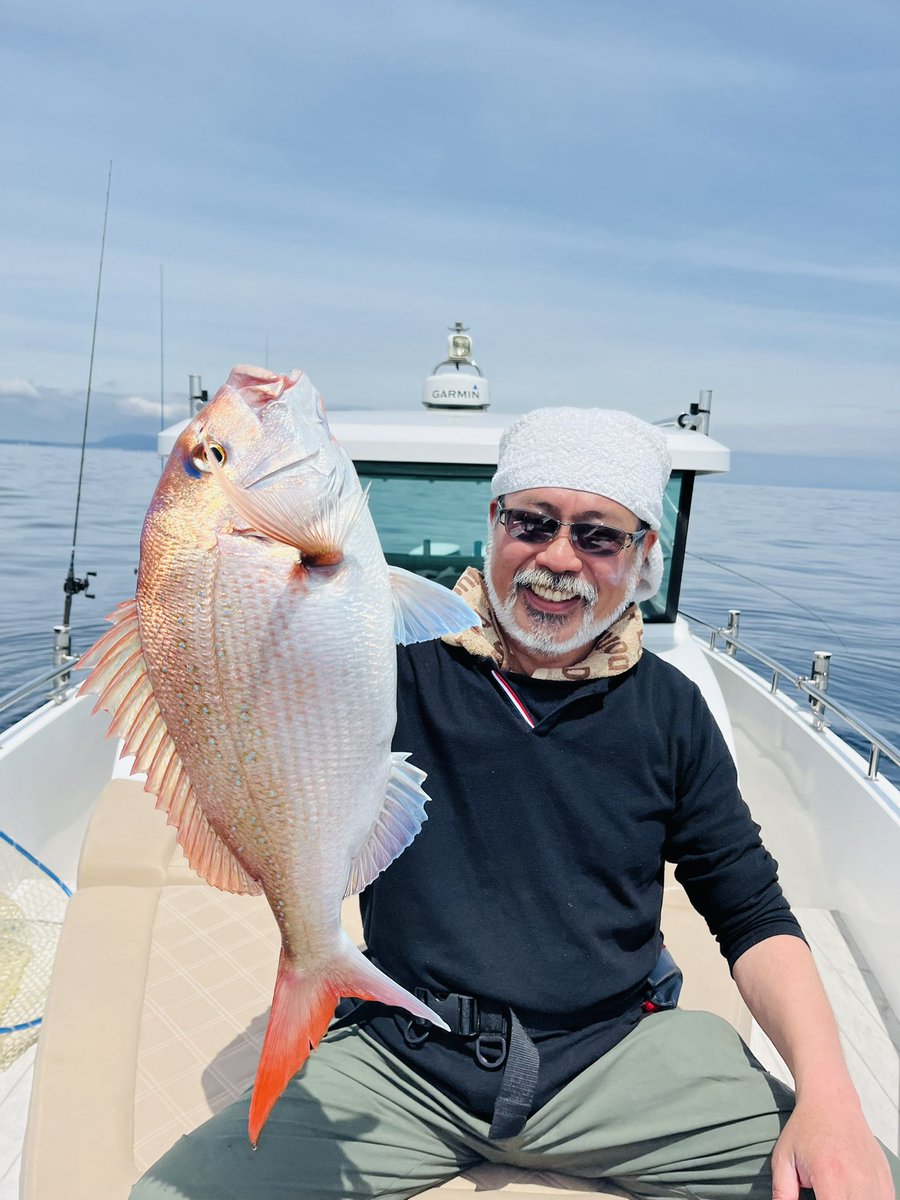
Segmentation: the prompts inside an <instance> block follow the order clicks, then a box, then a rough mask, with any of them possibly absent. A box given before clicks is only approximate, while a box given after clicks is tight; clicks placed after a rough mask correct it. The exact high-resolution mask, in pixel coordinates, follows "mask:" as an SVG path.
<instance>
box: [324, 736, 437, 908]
mask: <svg viewBox="0 0 900 1200" xmlns="http://www.w3.org/2000/svg"><path fill="white" fill-rule="evenodd" d="M408 758H409V755H408V754H400V753H397V752H395V753H393V754H392V755H391V774H390V777H389V779H388V785H387V790H386V791H385V796H384V804H383V805H382V808H381V812H380V813H379V814H378V819H377V821H376V822H375V825H374V827H373V829H372V832H371V834H370V835H369V840H368V841H367V842H366V844H365V845H364V846H363V848H362V850H360V852H359V854H357V856H356V858H355V859H354V860H353V865H352V866H351V868H350V878H349V880H348V881H347V888H346V891H345V892H344V895H345V896H354V895H356V894H357V892H361V891H362V890H363V888H366V887H368V886H369V884H370V883H371V882H372V880H373V879H375V878H376V877H377V876H378V875H380V874H381V872H382V871H383V870H384V868H385V867H386V866H388V865H389V864H390V863H392V862H393V861H394V859H395V858H397V857H398V856H399V855H400V854H402V853H403V851H404V850H405V849H406V847H407V846H408V845H409V844H410V843H411V842H412V840H413V838H414V837H415V836H416V834H417V833H418V832H419V831H420V830H421V828H422V824H423V822H424V821H426V820H427V814H426V812H425V804H426V802H427V800H428V797H427V796H426V794H425V793H424V792H423V791H422V782H423V780H424V779H425V772H424V771H421V770H420V769H419V768H418V767H414V766H413V765H412V763H410V762H407V759H408Z"/></svg>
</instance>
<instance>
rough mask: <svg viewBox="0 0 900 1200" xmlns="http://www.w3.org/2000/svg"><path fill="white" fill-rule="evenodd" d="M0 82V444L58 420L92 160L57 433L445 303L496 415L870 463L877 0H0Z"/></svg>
mask: <svg viewBox="0 0 900 1200" xmlns="http://www.w3.org/2000/svg"><path fill="white" fill-rule="evenodd" d="M0 89H2V100H3V102H2V104H0V137H2V147H3V174H4V179H3V187H2V188H0V438H2V437H7V438H9V437H15V438H18V437H30V438H45V439H50V440H60V441H77V440H79V439H80V437H81V429H82V421H83V414H84V402H85V394H86V389H87V382H88V374H89V363H90V351H91V331H92V323H93V316H94V302H95V296H96V291H97V274H98V264H99V255H100V241H101V231H102V227H103V211H104V200H105V195H106V187H107V172H108V169H109V163H110V161H111V162H112V164H113V165H112V182H111V190H110V207H109V220H108V228H107V236H106V248H105V256H104V264H103V277H102V287H101V292H100V309H99V322H98V327H97V338H96V351H95V357H94V363H93V377H92V378H93V383H92V398H91V410H90V424H89V435H88V436H89V440H96V439H100V438H103V437H105V436H109V435H112V434H121V433H134V432H146V433H153V432H154V431H155V430H156V429H158V428H159V424H160V410H161V392H162V399H163V402H164V417H165V420H166V422H167V423H168V422H169V421H172V420H176V419H180V418H181V417H183V416H186V415H187V414H188V403H187V385H188V375H189V374H191V373H194V374H200V375H202V378H203V385H204V387H206V388H207V389H208V390H209V392H210V394H212V393H213V392H214V391H215V389H216V388H217V387H218V386H219V384H221V383H222V382H223V381H224V379H225V377H226V376H227V374H228V370H229V368H230V367H231V365H232V364H234V363H239V362H246V363H255V364H260V365H268V366H269V367H270V368H272V369H274V370H279V371H288V370H290V369H292V368H294V367H300V368H302V369H303V370H305V371H307V372H308V374H309V375H310V377H311V378H312V380H313V382H314V383H315V384H316V385H317V387H318V388H319V389H320V390H321V391H322V392H323V393H324V394H325V396H326V398H327V400H328V402H329V404H330V405H331V407H332V408H347V407H355V406H364V407H370V408H397V407H415V406H417V405H418V403H419V397H420V394H421V388H422V383H423V380H424V378H425V376H426V375H428V374H429V373H430V371H431V370H432V368H433V366H434V365H435V363H436V362H438V361H439V360H440V359H441V358H443V357H444V354H445V350H446V342H445V338H446V330H447V327H448V326H449V325H451V324H452V323H453V322H454V321H457V320H459V321H463V322H464V323H465V324H466V325H467V326H468V327H469V328H470V329H471V331H472V335H473V337H474V340H475V357H476V359H477V360H478V362H479V364H480V365H481V366H482V368H483V370H484V372H485V374H486V375H487V377H488V378H489V380H490V384H491V390H492V396H493V401H494V406H495V407H496V408H499V409H502V410H508V411H516V410H522V409H525V408H529V407H534V406H536V405H541V404H601V405H606V406H609V407H620V408H627V409H629V410H630V411H632V412H635V413H637V414H638V415H640V416H643V417H646V418H648V419H651V420H652V419H659V418H664V417H668V416H671V415H674V414H676V413H678V412H681V411H683V410H684V409H685V408H687V406H688V405H689V404H690V403H691V401H692V400H694V399H696V397H697V395H698V392H699V391H700V389H707V388H709V389H712V391H713V413H712V425H711V432H712V433H713V434H714V435H715V436H718V437H719V438H721V439H722V440H724V441H727V442H729V444H731V445H732V447H733V448H734V449H735V450H739V451H740V450H744V451H749V452H767V451H768V452H775V453H784V454H810V455H820V454H821V455H847V456H851V457H857V458H881V459H889V458H891V457H896V456H897V455H898V453H900V312H898V301H900V227H898V214H900V156H898V152H897V130H898V127H900V5H898V4H897V3H896V0H857V3H855V4H853V5H849V4H847V3H845V2H844V0H777V2H776V0H753V2H752V3H750V2H744V3H742V2H740V0H727V2H723V0H683V2H680V0H617V2H606V0H554V3H553V4H548V3H546V0H478V2H475V0H457V2H454V3H452V4H451V3H444V2H440V3H438V2H436V0H318V2H315V3H314V2H311V0H291V2H289V3H288V2H282V0H258V3H256V4H255V5H248V4H246V3H242V4H238V3H235V2H234V0H217V2H216V3H215V4H212V3H197V2H195V3H191V2H190V0H177V2H176V0H155V2H154V3H153V4H152V5H151V4H148V3H143V2H142V0H129V2H128V3H127V4H124V5H123V4H121V3H118V2H116V3H113V2H112V0H79V2H78V3H76V4H72V3H71V2H70V0H68V2H66V3H62V2H61V0H42V2H41V3H40V4H35V3H34V2H33V0H0ZM161 276H162V289H161ZM161 290H162V297H163V304H162V306H161V303H160V301H161ZM161 308H162V312H161ZM161 316H162V325H163V329H162V336H161V329H160V324H161ZM161 350H162V355H161ZM161 359H162V361H161Z"/></svg>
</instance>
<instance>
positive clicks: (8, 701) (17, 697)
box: [0, 655, 78, 713]
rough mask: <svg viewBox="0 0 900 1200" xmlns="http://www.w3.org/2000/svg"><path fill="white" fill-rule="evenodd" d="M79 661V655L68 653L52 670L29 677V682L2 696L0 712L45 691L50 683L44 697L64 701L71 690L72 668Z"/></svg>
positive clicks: (58, 701)
mask: <svg viewBox="0 0 900 1200" xmlns="http://www.w3.org/2000/svg"><path fill="white" fill-rule="evenodd" d="M77 662H78V658H77V656H74V655H66V657H65V659H64V660H63V661H61V662H57V663H56V664H55V665H54V666H53V667H52V668H51V669H50V670H48V671H44V672H43V673H42V674H40V675H36V676H35V678H34V679H29V680H28V682H27V683H23V684H21V685H20V686H19V687H17V688H15V689H14V690H13V691H11V692H7V693H6V694H5V695H3V696H0V713H3V712H5V711H6V710H7V709H9V708H15V707H16V705H18V704H21V702H22V701H23V700H25V699H26V698H27V697H28V696H33V695H34V694H35V692H40V691H44V690H45V689H46V688H47V686H48V684H49V685H50V689H49V691H45V695H44V699H46V700H54V701H55V702H56V703H57V704H60V703H62V701H63V700H65V699H66V698H67V696H68V695H69V694H70V692H71V688H72V681H71V675H72V668H73V667H74V665H75V663H77Z"/></svg>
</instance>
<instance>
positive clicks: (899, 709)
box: [0, 445, 900, 782]
mask: <svg viewBox="0 0 900 1200" xmlns="http://www.w3.org/2000/svg"><path fill="white" fill-rule="evenodd" d="M0 453H2V456H3V461H4V470H3V472H2V475H0V554H2V564H3V572H2V584H0V695H3V694H6V693H7V692H9V691H11V690H12V689H13V688H15V687H17V686H19V685H20V684H22V683H24V682H25V681H26V680H28V679H31V678H33V677H34V676H36V675H38V674H39V673H40V672H41V671H43V670H44V669H45V668H48V667H49V666H50V665H51V661H52V660H51V649H52V640H53V635H52V627H53V625H55V624H57V623H59V622H60V620H61V619H62V611H63V598H64V597H63V590H62V585H63V580H64V578H65V575H66V571H67V569H68V563H69V551H70V547H71V544H72V519H73V514H74V503H75V491H76V483H77V478H78V452H77V451H76V450H74V449H69V448H66V447H56V446H47V447H44V446H14V445H6V446H3V447H2V448H0ZM159 469H160V468H159V460H158V458H157V457H156V455H155V454H152V453H138V452H127V451H117V450H98V451H94V452H89V454H88V457H87V461H86V467H85V479H84V488H83V494H82V506H81V516H80V520H79V532H78V539H77V550H76V560H75V563H76V574H77V575H83V574H84V572H85V571H86V570H95V571H96V572H97V577H96V579H94V580H92V586H91V589H90V590H91V591H92V592H94V593H95V595H96V599H94V600H88V599H86V598H85V597H84V596H76V597H75V599H74V601H73V609H72V637H73V648H74V650H75V652H80V651H83V650H86V649H87V648H88V646H89V645H90V644H91V643H92V642H93V641H94V640H95V638H96V637H97V636H99V634H100V633H101V632H102V631H103V630H104V629H105V628H107V627H108V626H107V625H106V623H105V621H104V619H103V618H104V615H105V614H106V613H107V612H109V611H110V610H111V609H112V608H113V606H114V605H115V604H117V603H118V601H119V600H122V599H125V598H127V597H128V596H131V595H133V594H134V572H135V568H136V566H137V552H138V536H139V533H140V528H141V523H142V521H143V517H144V512H145V510H146V508H147V504H148V501H149V499H150V496H151V494H152V492H153V489H154V487H155V485H156V481H157V479H158V477H159ZM435 536H436V537H438V536H440V533H439V531H436V533H435ZM688 551H689V557H688V560H687V563H686V567H685V576H684V582H683V587H682V607H683V608H684V609H686V610H687V611H688V612H691V613H694V614H696V615H697V616H699V617H703V618H705V619H708V620H710V621H714V622H716V623H719V624H724V623H725V621H726V619H727V613H728V609H729V608H738V609H740V610H741V614H742V615H741V633H742V636H743V637H744V638H745V639H746V640H747V641H748V642H750V643H751V644H753V645H756V646H758V647H759V648H760V649H761V650H763V651H765V652H766V653H768V654H769V655H771V656H772V657H773V658H775V659H777V660H779V661H780V662H783V663H784V664H785V665H786V666H788V667H790V668H792V669H793V670H795V671H796V672H797V673H798V674H800V673H806V672H808V671H809V668H810V663H811V660H812V654H813V651H815V650H830V651H831V652H832V655H833V658H832V673H831V685H830V686H831V690H832V692H833V694H834V695H835V696H836V697H837V698H839V699H841V700H843V701H844V702H845V703H846V704H848V705H849V706H850V707H852V708H853V709H854V710H856V711H857V712H858V713H859V714H860V715H861V716H862V717H863V719H864V720H866V721H867V722H868V723H869V724H871V725H873V726H874V727H875V729H877V730H879V731H880V732H881V733H882V734H883V735H884V736H885V737H887V738H888V739H889V740H890V741H892V742H894V743H895V744H900V647H898V632H900V605H898V602H897V595H898V590H900V493H896V492H861V491H855V492H849V491H836V490H830V489H827V488H819V489H812V488H784V487H756V486H750V485H738V484H729V483H722V482H712V481H706V480H699V481H698V482H697V485H696V488H695V492H694V507H693V517H692V522H691V533H690V538H689V543H688ZM705 560H708V561H705ZM34 706H35V700H34V699H32V700H30V701H25V702H23V703H22V704H21V705H19V706H17V708H16V709H14V710H9V711H6V712H4V713H0V729H2V728H4V727H5V726H6V725H9V724H11V723H12V721H14V720H17V719H18V718H19V717H20V716H23V715H24V714H25V713H26V712H27V711H29V709H30V708H32V707H34ZM851 740H852V739H851ZM857 744H859V743H857ZM886 773H888V774H890V775H891V777H892V778H893V779H894V780H895V781H898V782H900V772H898V771H892V770H891V769H890V768H888V770H887V772H886Z"/></svg>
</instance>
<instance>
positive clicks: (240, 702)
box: [83, 367, 475, 1144]
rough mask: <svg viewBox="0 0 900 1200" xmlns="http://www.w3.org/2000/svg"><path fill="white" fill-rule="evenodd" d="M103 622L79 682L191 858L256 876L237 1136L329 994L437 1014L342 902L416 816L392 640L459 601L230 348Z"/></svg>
mask: <svg viewBox="0 0 900 1200" xmlns="http://www.w3.org/2000/svg"><path fill="white" fill-rule="evenodd" d="M110 620H111V621H112V622H113V629H112V630H111V631H110V632H109V633H108V634H107V635H105V636H104V637H103V638H102V639H101V640H100V641H99V642H98V643H97V645H96V646H95V647H94V648H92V650H91V651H89V652H88V654H87V655H86V656H85V659H84V660H83V662H84V665H90V666H92V668H93V670H92V672H91V674H90V676H89V677H88V679H87V680H86V681H85V684H84V685H83V690H85V691H94V692H97V693H99V697H100V698H99V700H98V704H97V707H102V708H105V709H106V710H107V711H108V712H110V713H111V714H113V722H112V726H113V728H114V729H115V730H116V731H118V732H120V733H121V734H122V735H123V736H124V737H125V738H126V748H127V749H128V751H129V752H130V753H134V754H135V763H134V770H136V771H145V772H147V773H148V778H147V784H146V788H147V790H149V791H151V792H152V793H153V794H155V795H156V797H157V800H156V803H157V807H159V808H161V809H163V810H164V811H165V812H166V814H167V820H168V821H169V822H170V824H173V825H174V826H175V828H176V834H177V837H178V840H179V843H180V844H181V846H182V848H183V849H184V852H185V855H186V856H187V859H188V862H189V863H190V864H191V866H192V867H193V868H194V869H195V870H196V871H197V872H198V873H199V874H201V875H202V876H203V877H204V878H205V879H206V880H207V882H209V883H211V884H213V885H214V886H217V887H222V888H226V889H228V890H232V891H237V892H245V893H259V892H260V891H261V892H263V893H264V894H265V896H266V898H267V900H268V902H269V904H270V906H271V908H272V911H273V913H274V915H275V919H276V921H277V922H278V926H279V930H280V933H281V938H282V947H281V955H280V958H279V964H278V972H277V976H276V983H275V994H274V996H273V1001H272V1009H271V1012H270V1015H269V1021H268V1025H267V1028H266V1034H265V1038H264V1041H263V1048H262V1053H261V1056H260V1064H259V1069H258V1072H257V1077H256V1082H255V1084H254V1090H253V1097H252V1101H251V1107H250V1120H249V1135H250V1140H251V1142H252V1143H253V1144H256V1142H257V1141H258V1139H259V1136H260V1132H261V1130H262V1127H263V1125H264V1124H265V1121H266V1118H267V1116H268V1114H269V1112H270V1111H271V1109H272V1106H273V1105H274V1104H275V1102H276V1101H277V1099H278V1096H279V1095H280V1094H281V1091H282V1090H283V1088H284V1087H285V1085H286V1083H287V1081H288V1079H289V1078H290V1077H291V1075H292V1074H293V1073H294V1072H295V1071H297V1070H298V1069H299V1068H300V1067H301V1066H302V1064H303V1062H304V1061H305V1059H306V1057H307V1056H308V1054H309V1053H310V1050H311V1049H312V1048H314V1047H315V1045H316V1044H317V1043H318V1041H319V1039H320V1037H321V1036H322V1034H323V1033H324V1031H325V1028H326V1027H327V1024H328V1022H329V1020H330V1018H331V1015H332V1013H333V1011H334V1007H335V1004H336V1002H337V1000H338V999H339V998H340V997H341V996H356V997H360V998H363V999H373V1000H378V1001H380V1002H381V1003H384V1004H387V1005H396V1006H399V1007H401V1008H404V1009H406V1010H407V1011H408V1012H410V1013H412V1014H413V1015H414V1016H417V1017H420V1018H422V1019H425V1020H430V1021H432V1022H433V1023H435V1024H439V1025H442V1024H443V1022H442V1021H441V1019H440V1018H439V1017H437V1016H436V1014H434V1013H433V1012H431V1010H429V1009H428V1008H427V1007H425V1005H423V1004H422V1003H421V1002H420V1001H419V1000H417V999H416V997H415V996H413V995H411V994H410V993H409V992H408V991H406V990H405V989H404V988H401V987H399V986H398V985H397V984H396V983H394V982H393V981H392V980H390V979H389V978H388V977H387V976H386V975H384V974H383V973H382V972H381V971H379V970H378V969H377V968H376V967H375V966H374V965H373V964H372V963H370V962H369V961H368V960H367V959H366V958H365V957H364V956H363V955H362V954H361V953H360V951H359V950H358V948H357V947H355V946H354V945H353V944H352V943H351V942H350V940H349V939H348V938H347V936H346V934H345V933H344V932H343V930H342V928H341V919H340V913H341V903H342V901H343V898H344V897H345V895H347V894H349V893H351V892H353V891H360V890H362V888H364V887H365V886H366V885H367V884H368V883H369V882H371V880H372V879H373V878H375V876H376V875H377V874H378V873H379V872H380V871H381V870H383V869H384V868H385V867H386V866H388V865H389V864H390V862H391V861H392V860H393V859H394V858H396V856H397V855H398V854H400V853H402V851H403V850H404V849H405V847H406V846H407V845H408V844H409V842H410V841H411V840H412V838H413V837H415V836H416V834H417V833H418V831H419V829H420V828H421V824H422V822H423V821H424V820H425V817H426V814H425V802H426V800H427V796H426V794H425V792H424V791H423V790H422V788H421V784H422V782H423V780H424V772H422V771H420V770H418V769H417V768H416V767H415V766H414V765H413V764H411V763H409V762H408V761H407V759H408V755H405V754H398V753H396V752H392V751H391V738H392V734H393V729H394V724H395V720H396V708H395V689H396V660H395V651H394V643H395V642H396V641H402V642H411V641H420V640H425V639H427V638H434V637H440V636H442V635H443V634H445V633H448V632H457V631H461V630H463V629H466V628H469V627H470V626H471V625H472V624H473V623H474V621H475V618H474V615H473V613H472V611H471V610H470V609H469V608H468V607H467V605H466V604H465V603H464V601H462V600H461V599H460V598H459V597H457V596H455V595H453V594H452V593H451V592H448V591H447V590H446V589H444V588H442V587H440V586H439V585H437V584H434V583H431V582H429V581H427V580H424V579H421V578H419V577H418V576H415V575H411V574H409V573H408V572H404V571H399V570H397V569H396V568H388V566H387V564H386V562H385V560H384V555H383V553H382V551H381V547H380V544H379V542H378V536H377V533H376V531H375V527H374V524H373V522H372V519H371V516H370V514H369V512H368V508H367V506H366V497H365V495H364V494H363V493H362V491H361V489H360V486H359V480H358V479H357V477H356V473H355V471H354V470H353V467H352V464H351V463H350V461H349V459H348V458H347V456H346V454H345V453H344V451H343V450H342V449H341V448H340V446H338V445H337V443H336V442H335V440H334V439H333V437H332V436H331V433H330V430H329V429H328V423H327V420H326V418H325V413H324V406H323V404H322V401H321V398H320V397H319V396H318V393H317V392H316V391H315V389H314V388H313V387H312V385H311V384H310V383H309V381H308V380H307V379H306V378H305V377H304V376H302V375H301V373H299V372H293V373H292V374H291V375H289V376H284V375H275V374H273V373H272V372H269V371H265V370H263V369H261V368H254V367H236V368H235V369H234V371H233V372H232V374H231V376H230V377H229V381H228V382H227V383H226V384H225V385H224V386H223V387H222V388H221V389H220V390H219V392H218V393H217V394H216V396H215V397H214V399H213V400H212V401H211V402H210V403H209V404H208V405H207V406H206V407H205V408H204V409H203V410H202V412H201V413H199V414H198V415H197V416H196V417H195V419H194V420H193V421H192V422H191V423H190V424H189V425H188V427H187V428H186V429H185V430H184V432H183V433H182V434H181V436H180V437H179V439H178V441H177V442H176V444H175V447H174V449H173V451H172V454H171V456H170V458H169V461H168V462H167V464H166V467H165V469H164V471H163V474H162V476H161V478H160V482H159V486H158V487H157V490H156V492H155V493H154V497H153V500H152V501H151V504H150V509H149V511H148V514H147V518H146V521H145V523H144V530H143V533H142V538H141V556H140V565H139V570H138V586H137V595H136V598H135V600H134V601H132V602H126V603H125V604H123V605H121V606H120V607H119V608H118V609H117V610H116V612H114V613H113V614H112V615H111V617H110Z"/></svg>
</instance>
